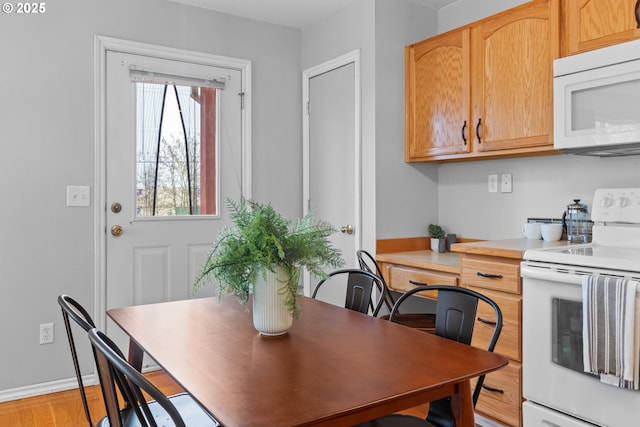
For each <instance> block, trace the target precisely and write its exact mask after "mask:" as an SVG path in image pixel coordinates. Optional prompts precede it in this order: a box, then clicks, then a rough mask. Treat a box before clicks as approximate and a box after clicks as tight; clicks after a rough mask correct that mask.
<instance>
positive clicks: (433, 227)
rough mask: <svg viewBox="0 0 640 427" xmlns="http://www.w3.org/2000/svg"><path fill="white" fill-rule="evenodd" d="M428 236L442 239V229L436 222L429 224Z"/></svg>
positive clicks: (443, 234)
mask: <svg viewBox="0 0 640 427" xmlns="http://www.w3.org/2000/svg"><path fill="white" fill-rule="evenodd" d="M429 236H430V237H432V238H434V239H444V236H445V232H444V229H443V228H442V227H441V226H439V225H438V224H429Z"/></svg>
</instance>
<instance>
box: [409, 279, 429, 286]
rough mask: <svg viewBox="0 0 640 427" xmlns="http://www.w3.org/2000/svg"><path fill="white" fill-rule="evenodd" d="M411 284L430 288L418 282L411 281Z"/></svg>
mask: <svg viewBox="0 0 640 427" xmlns="http://www.w3.org/2000/svg"><path fill="white" fill-rule="evenodd" d="M409 283H411V284H412V285H416V286H429V285H427V284H426V283H422V282H416V281H415V280H409Z"/></svg>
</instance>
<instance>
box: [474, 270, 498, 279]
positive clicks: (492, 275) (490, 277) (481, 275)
mask: <svg viewBox="0 0 640 427" xmlns="http://www.w3.org/2000/svg"><path fill="white" fill-rule="evenodd" d="M477 274H478V276H480V277H486V278H487V279H502V274H492V273H483V272H481V271H478V273H477Z"/></svg>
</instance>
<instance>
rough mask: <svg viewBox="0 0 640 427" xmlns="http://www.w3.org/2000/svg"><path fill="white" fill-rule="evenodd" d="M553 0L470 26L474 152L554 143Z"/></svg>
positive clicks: (555, 6) (534, 147)
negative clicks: (476, 134)
mask: <svg viewBox="0 0 640 427" xmlns="http://www.w3.org/2000/svg"><path fill="white" fill-rule="evenodd" d="M558 13H559V6H558V1H557V0H544V1H535V2H532V3H530V4H528V5H527V6H525V7H518V8H515V9H512V10H509V11H506V12H503V13H501V14H498V15H496V16H494V17H492V19H488V20H485V21H482V22H481V23H480V24H479V25H477V26H476V27H475V28H474V29H473V33H472V43H473V58H474V59H473V63H472V70H473V75H474V80H473V82H472V85H471V86H472V95H471V96H472V100H473V120H474V125H473V126H474V132H475V129H476V128H477V131H478V134H479V136H480V139H479V140H478V141H476V144H477V145H476V147H475V149H476V150H477V151H496V150H510V151H511V152H512V153H513V154H517V153H518V151H517V150H518V149H526V150H523V151H526V152H534V151H536V150H539V151H544V150H549V148H550V147H552V146H553V93H552V92H553V59H555V58H557V57H558V53H559V40H558V16H559V15H558Z"/></svg>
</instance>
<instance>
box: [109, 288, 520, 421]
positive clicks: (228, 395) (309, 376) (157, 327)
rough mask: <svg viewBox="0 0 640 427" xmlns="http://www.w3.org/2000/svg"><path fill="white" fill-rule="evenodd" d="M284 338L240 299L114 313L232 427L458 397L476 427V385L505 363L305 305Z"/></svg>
mask: <svg viewBox="0 0 640 427" xmlns="http://www.w3.org/2000/svg"><path fill="white" fill-rule="evenodd" d="M300 303H301V306H302V316H301V318H300V319H299V320H296V321H294V323H293V327H292V328H291V329H290V330H289V332H288V333H287V334H286V335H284V336H281V337H272V338H269V337H263V336H261V335H260V334H259V333H258V332H257V331H256V330H255V329H254V328H253V322H252V318H251V311H250V307H249V310H247V309H246V308H245V307H244V306H243V305H241V304H240V303H239V302H238V300H237V299H236V298H235V297H223V298H221V299H218V298H204V299H193V300H186V301H176V302H168V303H159V304H150V305H140V306H133V307H124V308H113V309H110V310H108V312H107V314H108V316H109V317H110V318H111V319H113V320H114V321H115V322H116V324H118V325H119V326H120V327H121V328H122V329H123V330H124V331H125V332H126V333H127V334H128V335H129V337H130V338H131V349H130V358H132V360H134V363H141V357H140V355H141V353H142V352H143V351H144V352H146V353H148V354H149V355H150V356H151V357H152V358H153V359H155V360H156V361H157V362H158V364H159V365H160V366H162V368H163V369H165V370H166V371H167V372H168V373H169V374H170V375H171V376H172V377H173V378H174V379H175V380H176V381H177V382H178V383H180V384H181V385H182V386H183V387H184V388H185V390H187V391H188V392H189V393H191V394H192V395H193V397H194V398H195V399H197V400H198V401H199V402H200V403H201V404H202V406H203V407H204V408H206V409H207V410H208V411H210V412H211V413H212V414H213V415H214V416H215V417H216V418H217V419H218V420H219V421H220V422H221V424H223V425H224V426H226V427H240V426H242V427H244V426H260V427H264V426H270V427H285V426H333V427H336V426H350V425H354V424H357V423H359V422H363V421H367V420H370V419H374V418H377V417H380V416H383V415H386V414H390V413H394V412H397V411H400V410H403V409H407V408H410V407H413V406H417V405H420V404H424V403H426V402H429V401H431V400H435V399H438V398H441V397H444V396H448V395H452V396H453V398H452V402H453V407H454V412H455V413H456V415H457V417H458V423H457V425H458V426H463V427H472V426H473V425H474V422H473V407H472V404H471V386H470V382H469V380H470V379H471V378H474V377H477V376H479V375H482V374H485V373H488V372H491V371H494V370H497V369H500V368H502V367H504V366H506V365H507V363H508V361H507V359H506V358H505V357H503V356H500V355H497V354H494V353H489V352H486V351H483V350H480V349H476V348H473V347H469V346H465V345H462V344H459V343H456V342H453V341H450V340H447V339H444V338H440V337H437V336H434V335H431V334H427V333H424V332H420V331H417V330H413V329H411V328H408V327H405V326H401V325H398V324H393V323H390V322H388V321H384V320H381V319H377V318H374V317H371V316H367V315H364V314H360V313H356V312H353V311H350V310H346V309H344V308H341V307H336V306H333V305H330V304H326V303H323V302H320V301H316V300H313V299H310V298H306V297H300Z"/></svg>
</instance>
